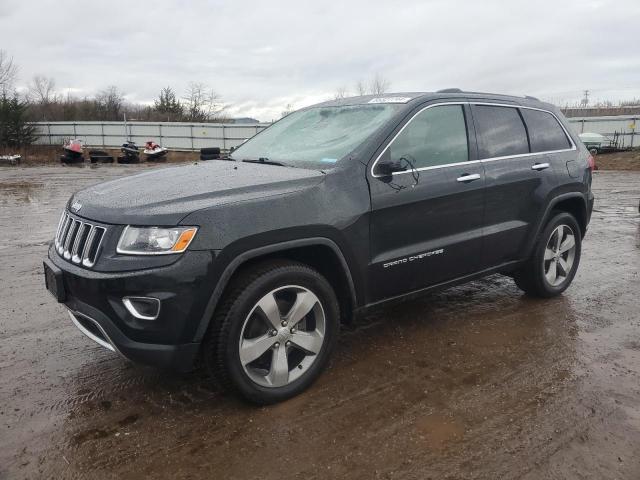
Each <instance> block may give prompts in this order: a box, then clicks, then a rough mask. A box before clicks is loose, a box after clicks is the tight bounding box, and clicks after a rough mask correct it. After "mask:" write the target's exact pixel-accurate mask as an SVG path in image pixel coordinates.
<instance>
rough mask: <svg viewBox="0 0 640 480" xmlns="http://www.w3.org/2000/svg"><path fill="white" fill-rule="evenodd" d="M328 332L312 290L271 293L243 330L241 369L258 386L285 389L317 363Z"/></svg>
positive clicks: (292, 288)
mask: <svg viewBox="0 0 640 480" xmlns="http://www.w3.org/2000/svg"><path fill="white" fill-rule="evenodd" d="M325 328H326V319H325V314H324V310H323V308H322V304H321V302H320V300H319V299H318V297H317V296H316V295H315V294H314V293H313V292H312V291H311V290H309V289H307V288H305V287H301V286H298V285H287V286H284V287H279V288H277V289H275V290H272V291H270V292H269V293H267V294H266V295H264V296H263V297H262V298H261V299H260V300H259V301H258V302H257V303H256V304H255V305H254V307H253V308H252V309H251V312H250V313H249V315H248V316H247V318H246V319H245V321H244V324H243V326H242V330H241V333H240V341H239V353H240V362H241V364H242V368H243V369H244V371H245V373H246V374H247V375H248V376H249V378H250V379H251V380H252V381H253V382H255V383H257V384H258V385H261V386H263V387H272V388H275V387H283V386H286V385H288V384H290V383H292V382H294V381H295V380H297V379H298V378H300V377H301V376H302V375H304V373H305V372H306V371H307V370H309V368H310V367H311V365H312V364H313V363H314V361H315V359H316V357H317V355H318V353H319V352H320V350H321V349H322V345H323V343H324V337H325Z"/></svg>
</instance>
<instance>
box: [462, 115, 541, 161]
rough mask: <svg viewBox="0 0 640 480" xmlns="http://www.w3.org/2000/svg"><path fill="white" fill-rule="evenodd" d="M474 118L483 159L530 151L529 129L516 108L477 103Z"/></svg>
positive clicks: (480, 154)
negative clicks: (525, 126) (526, 128)
mask: <svg viewBox="0 0 640 480" xmlns="http://www.w3.org/2000/svg"><path fill="white" fill-rule="evenodd" d="M473 120H474V123H475V125H476V135H477V137H478V154H479V156H480V158H481V159H483V158H493V157H505V156H508V155H520V154H523V153H529V142H528V141H527V131H526V130H525V128H524V123H522V118H521V117H520V114H519V113H518V110H517V109H516V108H513V107H494V106H488V105H476V106H475V108H474V110H473Z"/></svg>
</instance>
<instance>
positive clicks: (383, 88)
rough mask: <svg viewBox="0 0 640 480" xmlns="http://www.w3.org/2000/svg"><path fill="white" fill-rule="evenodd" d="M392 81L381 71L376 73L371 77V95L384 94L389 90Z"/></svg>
mask: <svg viewBox="0 0 640 480" xmlns="http://www.w3.org/2000/svg"><path fill="white" fill-rule="evenodd" d="M390 86H391V83H390V82H389V80H387V79H386V78H384V77H383V76H382V75H380V74H379V73H376V74H375V76H374V77H373V78H372V79H371V83H370V84H369V92H370V93H371V95H382V94H383V93H386V92H388V91H389V87H390Z"/></svg>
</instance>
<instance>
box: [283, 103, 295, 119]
mask: <svg viewBox="0 0 640 480" xmlns="http://www.w3.org/2000/svg"><path fill="white" fill-rule="evenodd" d="M293 111H294V108H293V105H292V104H290V103H287V106H286V107H284V111H283V112H282V113H281V114H280V116H281V117H283V118H284V117H286V116H287V115H289V114H290V113H293Z"/></svg>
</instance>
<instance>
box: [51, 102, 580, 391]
mask: <svg viewBox="0 0 640 480" xmlns="http://www.w3.org/2000/svg"><path fill="white" fill-rule="evenodd" d="M228 160H232V161H225V162H219V161H211V162H202V163H200V164H196V165H186V166H180V167H175V168H167V169H160V170H156V171H153V172H145V173H144V174H142V175H139V176H132V177H126V178H122V179H119V180H114V181H110V182H107V183H104V184H101V185H97V186H94V187H90V188H87V189H85V190H82V191H80V192H78V193H76V194H75V195H73V196H72V197H71V198H70V200H69V203H68V204H67V207H66V208H65V210H64V212H63V214H62V217H61V219H60V224H59V226H58V229H57V233H56V236H55V241H54V242H53V243H52V245H51V247H50V249H49V254H48V258H47V259H45V261H44V263H45V275H46V284H47V287H48V289H49V290H50V291H51V292H52V293H53V294H54V295H55V297H56V298H57V299H58V301H59V302H61V303H64V304H65V306H66V307H67V308H68V310H69V313H70V316H71V320H72V321H73V322H74V323H75V324H76V325H77V326H78V328H79V329H80V330H82V331H83V332H84V333H85V334H86V335H87V336H89V337H90V338H92V339H93V340H95V341H96V342H98V343H100V344H101V345H103V346H105V347H106V348H109V349H110V350H113V351H117V352H120V353H121V354H122V355H124V356H125V357H127V358H129V359H131V360H134V361H137V362H141V363H147V364H151V365H157V366H160V367H172V368H176V369H179V370H188V369H190V368H192V367H193V365H194V362H195V361H196V359H197V358H199V357H200V358H202V360H203V361H204V365H205V367H206V369H207V370H208V371H209V372H210V373H211V374H212V375H213V376H215V377H217V379H218V380H219V381H220V382H221V383H222V384H223V385H225V386H227V387H229V388H231V389H234V390H235V391H237V392H239V393H241V394H242V395H243V396H244V397H245V398H247V399H249V400H251V401H253V402H256V403H273V402H277V401H281V400H284V399H286V398H289V397H291V396H293V395H296V394H298V393H300V392H301V391H303V390H304V389H306V388H307V387H308V386H309V385H311V383H312V382H313V381H314V380H315V379H316V378H317V377H318V376H319V375H320V373H321V372H322V370H323V369H324V368H325V366H326V365H327V362H328V360H329V357H330V355H331V352H332V350H333V348H334V346H335V344H336V341H337V338H338V334H339V326H340V323H341V322H346V321H349V319H350V318H351V317H353V316H354V315H357V314H361V313H363V312H365V311H367V310H368V309H370V308H372V307H375V306H378V305H381V304H388V303H391V302H393V301H395V300H399V299H403V298H406V297H410V296H414V295H417V294H421V293H424V292H429V291H434V290H437V289H442V288H446V287H449V286H452V285H457V284H460V283H463V282H467V281H470V280H473V279H475V278H478V277H481V276H484V275H488V274H492V273H496V272H499V273H504V274H507V275H510V276H512V277H513V278H514V279H515V282H516V284H517V285H518V286H519V287H520V288H521V289H522V290H524V291H525V292H527V293H528V294H530V295H534V296H538V297H552V296H555V295H558V294H560V293H562V292H563V291H564V290H565V289H566V288H567V287H568V286H569V285H570V284H571V281H572V280H573V278H574V275H575V273H576V270H577V268H578V264H579V262H580V254H581V244H582V239H583V237H584V235H585V233H586V230H587V225H588V223H589V220H590V216H591V211H592V208H593V194H592V191H591V174H592V172H591V169H592V168H593V159H592V157H591V156H590V155H589V152H588V151H587V150H586V148H585V147H584V145H583V144H582V142H580V141H578V139H577V137H575V136H574V134H572V133H571V131H570V129H569V128H567V125H566V121H565V119H564V117H563V116H562V114H561V113H560V112H559V111H558V109H556V108H555V107H554V106H552V105H549V104H546V103H543V102H540V101H538V100H536V99H533V98H531V97H526V98H520V97H511V96H503V95H493V94H482V93H467V92H462V91H460V90H457V89H452V90H446V91H441V92H437V93H398V94H387V95H379V96H364V97H355V98H347V99H342V100H335V101H331V102H326V103H322V104H319V105H315V106H312V107H308V108H305V109H302V110H300V111H297V112H294V113H292V114H290V115H288V116H286V117H285V118H283V119H282V120H280V121H278V122H276V123H275V124H273V125H272V126H270V127H269V128H267V129H265V130H263V131H262V132H260V133H259V134H258V135H256V136H255V137H253V138H252V139H250V140H249V141H247V142H246V143H244V144H243V145H242V146H240V147H239V148H237V149H236V150H235V151H234V152H233V153H232V155H231V156H230V157H229V158H228ZM390 374H392V373H390Z"/></svg>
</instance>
